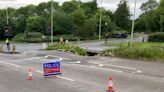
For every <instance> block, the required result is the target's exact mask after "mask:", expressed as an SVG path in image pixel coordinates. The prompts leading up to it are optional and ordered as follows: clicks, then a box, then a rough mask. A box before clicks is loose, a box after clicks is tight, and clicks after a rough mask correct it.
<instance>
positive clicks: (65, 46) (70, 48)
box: [46, 44, 87, 56]
mask: <svg viewBox="0 0 164 92" xmlns="http://www.w3.org/2000/svg"><path fill="white" fill-rule="evenodd" d="M46 50H64V51H70V52H72V53H75V54H78V55H82V56H86V55H87V51H86V50H84V49H83V48H80V47H79V46H77V45H73V44H54V45H51V46H49V47H48V48H46Z"/></svg>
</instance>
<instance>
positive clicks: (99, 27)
mask: <svg viewBox="0 0 164 92" xmlns="http://www.w3.org/2000/svg"><path fill="white" fill-rule="evenodd" d="M100 4H101V7H100V21H99V40H101V21H102V0H101V1H100Z"/></svg>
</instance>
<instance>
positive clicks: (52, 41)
mask: <svg viewBox="0 0 164 92" xmlns="http://www.w3.org/2000/svg"><path fill="white" fill-rule="evenodd" d="M53 10H54V9H53V0H51V44H53Z"/></svg>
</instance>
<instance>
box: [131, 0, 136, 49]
mask: <svg viewBox="0 0 164 92" xmlns="http://www.w3.org/2000/svg"><path fill="white" fill-rule="evenodd" d="M136 2H137V0H135V4H134V13H133V14H134V15H133V21H132V30H131V38H130V46H132V44H133V33H134V22H135V15H136Z"/></svg>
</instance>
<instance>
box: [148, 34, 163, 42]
mask: <svg viewBox="0 0 164 92" xmlns="http://www.w3.org/2000/svg"><path fill="white" fill-rule="evenodd" d="M149 42H164V32H156V33H153V34H150V35H149Z"/></svg>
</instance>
